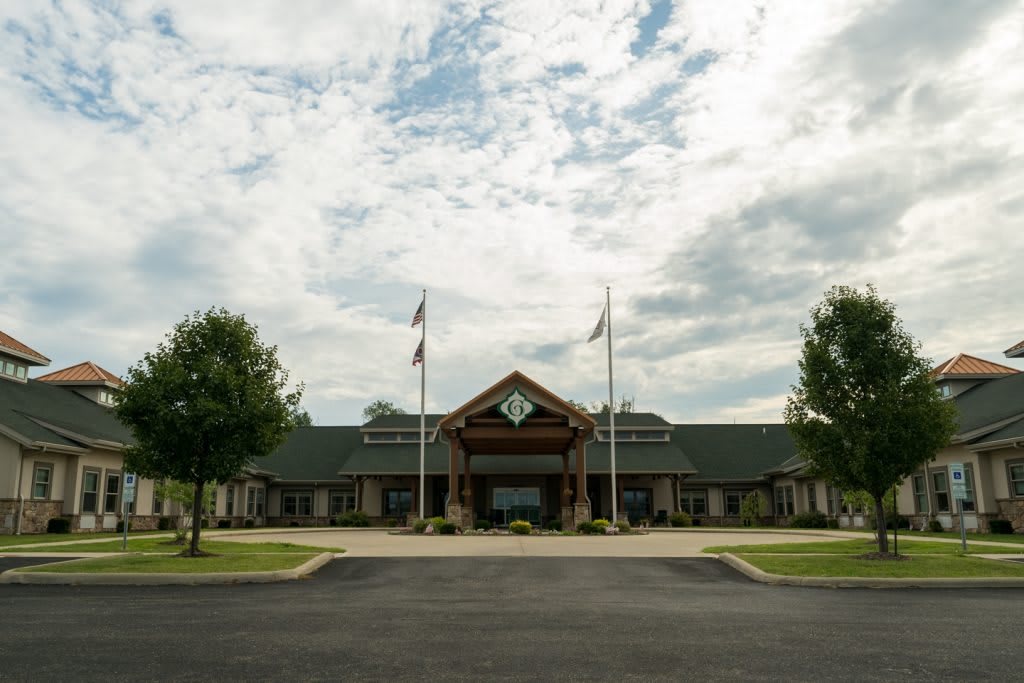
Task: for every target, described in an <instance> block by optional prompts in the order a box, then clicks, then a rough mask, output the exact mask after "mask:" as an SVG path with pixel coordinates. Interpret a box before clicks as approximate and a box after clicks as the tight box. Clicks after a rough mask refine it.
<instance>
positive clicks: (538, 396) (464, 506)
mask: <svg viewBox="0 0 1024 683" xmlns="http://www.w3.org/2000/svg"><path fill="white" fill-rule="evenodd" d="M596 424H597V423H596V422H595V421H594V419H593V418H592V417H590V416H589V415H587V414H586V413H583V412H580V411H579V410H577V409H575V408H574V407H573V406H571V405H569V404H568V403H566V402H565V401H563V400H562V399H560V398H559V397H558V396H556V395H555V394H553V393H551V392H550V391H548V390H547V389H545V388H544V387H542V386H541V385H539V384H537V383H536V382H534V381H533V380H531V379H530V378H529V377H527V376H525V375H523V374H522V373H520V372H518V371H516V372H513V373H511V374H510V375H508V376H507V377H505V378H504V379H502V380H501V381H499V382H497V383H496V384H494V385H493V386H491V387H490V388H488V389H486V390H485V391H483V392H482V393H480V394H479V395H478V396H476V397H475V398H473V399H471V400H470V401H468V402H467V403H466V404H465V405H463V406H462V407H460V408H458V409H457V410H455V411H454V412H452V413H450V414H449V415H447V416H445V417H444V418H443V419H442V420H441V421H440V422H439V424H438V431H439V433H440V434H441V435H442V437H443V438H444V439H445V440H446V441H447V442H448V448H449V459H448V485H449V488H448V490H449V491H450V492H452V493H450V495H449V499H448V503H447V507H446V517H447V519H448V521H450V522H454V523H456V524H459V525H461V526H462V527H464V528H472V526H473V521H474V519H473V517H474V489H473V474H472V471H473V470H472V459H473V457H474V456H513V457H514V456H538V455H547V456H560V458H561V462H562V477H561V491H560V495H559V499H560V503H561V513H562V514H561V516H562V525H563V528H565V529H569V528H575V526H576V525H577V524H578V523H580V522H583V521H590V519H591V508H590V500H589V499H588V498H587V494H586V491H587V467H586V462H587V460H586V442H587V439H588V438H589V437H590V436H591V435H592V434H593V432H594V428H595V426H596ZM460 457H461V460H462V468H463V480H462V484H463V485H462V487H461V488H460V486H459V464H460V462H459V461H460ZM570 467H572V469H574V470H575V475H576V476H575V488H572V486H571V479H570ZM515 507H516V506H507V508H508V509H509V510H513V511H514V508H515Z"/></svg>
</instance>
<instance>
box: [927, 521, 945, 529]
mask: <svg viewBox="0 0 1024 683" xmlns="http://www.w3.org/2000/svg"><path fill="white" fill-rule="evenodd" d="M928 531H942V522H940V521H939V520H937V519H930V520H928Z"/></svg>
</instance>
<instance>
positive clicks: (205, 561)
mask: <svg viewBox="0 0 1024 683" xmlns="http://www.w3.org/2000/svg"><path fill="white" fill-rule="evenodd" d="M314 557H316V553H297V554H285V553H275V554H270V555H246V554H235V555H221V556H217V557H174V556H166V555H122V556H119V557H97V558H90V559H86V560H75V561H73V562H63V563H60V564H48V565H42V566H37V567H27V568H25V569H20V570H18V571H19V572H42V573H56V574H105V573H112V574H162V573H167V574H202V573H211V572H269V571H277V570H279V569H294V568H295V567H298V566H300V565H302V564H304V563H305V562H308V561H309V560H311V559H313V558H314Z"/></svg>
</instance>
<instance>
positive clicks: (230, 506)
mask: <svg viewBox="0 0 1024 683" xmlns="http://www.w3.org/2000/svg"><path fill="white" fill-rule="evenodd" d="M224 514H225V515H227V516H228V517H233V516H234V514H235V487H234V486H228V488H227V491H226V492H225V494H224Z"/></svg>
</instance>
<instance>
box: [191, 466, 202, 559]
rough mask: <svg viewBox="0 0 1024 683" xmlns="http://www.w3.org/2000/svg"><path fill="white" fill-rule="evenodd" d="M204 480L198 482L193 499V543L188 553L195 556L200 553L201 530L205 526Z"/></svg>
mask: <svg viewBox="0 0 1024 683" xmlns="http://www.w3.org/2000/svg"><path fill="white" fill-rule="evenodd" d="M202 522H203V482H201V481H197V482H196V495H195V498H193V500H192V545H191V546H190V548H189V551H188V554H189V555H191V556H192V557H195V556H197V555H198V554H199V531H200V529H202V528H203V523H202Z"/></svg>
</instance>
